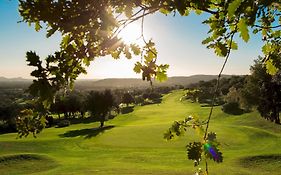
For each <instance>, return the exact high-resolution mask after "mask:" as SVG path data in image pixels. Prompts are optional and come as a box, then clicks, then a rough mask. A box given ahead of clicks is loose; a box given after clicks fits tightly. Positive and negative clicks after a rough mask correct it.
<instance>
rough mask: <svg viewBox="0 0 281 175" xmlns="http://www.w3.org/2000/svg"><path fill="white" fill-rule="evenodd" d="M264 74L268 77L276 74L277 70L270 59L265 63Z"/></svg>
mask: <svg viewBox="0 0 281 175" xmlns="http://www.w3.org/2000/svg"><path fill="white" fill-rule="evenodd" d="M265 65H266V72H267V73H269V74H270V75H275V74H276V73H277V72H278V68H276V67H275V66H274V64H273V62H272V60H271V59H269V60H267V61H266V62H265Z"/></svg>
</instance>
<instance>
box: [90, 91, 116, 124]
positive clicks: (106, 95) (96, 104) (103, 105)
mask: <svg viewBox="0 0 281 175" xmlns="http://www.w3.org/2000/svg"><path fill="white" fill-rule="evenodd" d="M86 104H87V109H88V110H89V111H90V112H91V115H92V117H95V118H97V119H98V121H99V122H100V127H103V125H104V122H105V121H106V117H107V116H108V115H109V112H110V111H111V110H112V108H113V107H115V106H116V104H115V100H114V96H113V95H112V93H111V91H110V90H105V91H104V92H98V91H91V92H90V93H89V95H88V96H87V100H86Z"/></svg>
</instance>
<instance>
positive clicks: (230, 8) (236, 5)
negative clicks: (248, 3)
mask: <svg viewBox="0 0 281 175" xmlns="http://www.w3.org/2000/svg"><path fill="white" fill-rule="evenodd" d="M241 2H242V0H234V1H232V2H231V3H230V4H229V6H228V8H227V12H228V16H229V17H233V16H234V14H235V12H236V10H237V9H238V8H239V7H240V5H241Z"/></svg>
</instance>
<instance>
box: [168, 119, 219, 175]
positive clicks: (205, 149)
mask: <svg viewBox="0 0 281 175" xmlns="http://www.w3.org/2000/svg"><path fill="white" fill-rule="evenodd" d="M206 122H207V121H201V120H200V119H199V118H198V117H196V116H189V117H186V118H185V119H184V120H182V121H175V122H174V123H173V125H172V126H171V127H170V128H169V129H168V130H167V131H166V132H165V133H164V138H165V139H167V140H171V139H173V138H175V137H178V136H181V135H183V134H184V133H185V132H187V131H188V129H189V128H191V129H194V130H195V131H196V133H197V134H198V136H199V138H200V141H195V142H190V143H189V144H188V145H186V151H187V157H188V159H190V160H193V161H194V166H195V167H198V166H199V165H200V163H201V162H202V160H203V157H204V158H205V161H207V159H211V160H214V161H215V162H217V163H221V162H222V161H223V156H222V153H221V152H220V150H219V142H218V141H217V136H216V133H213V132H209V133H208V134H207V135H205V132H204V129H205V128H204V125H206V124H207V123H206ZM199 171H200V168H198V170H197V173H199ZM206 173H208V171H207V170H206Z"/></svg>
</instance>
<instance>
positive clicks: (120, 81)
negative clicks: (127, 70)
mask: <svg viewBox="0 0 281 175" xmlns="http://www.w3.org/2000/svg"><path fill="white" fill-rule="evenodd" d="M223 77H231V75H223ZM216 78H217V75H192V76H186V77H185V76H177V77H169V78H168V80H167V81H165V82H163V83H159V82H156V81H154V82H153V85H154V86H175V85H182V86H187V85H189V84H191V83H197V82H199V81H209V80H213V79H216ZM31 83H32V80H31V79H24V78H20V77H19V78H5V77H0V88H23V89H26V88H28V86H29V85H30V84H31ZM149 86H150V83H149V82H147V81H143V80H142V79H138V78H107V79H102V80H97V79H92V80H77V81H76V83H75V88H76V89H80V90H82V89H83V90H95V89H106V88H108V89H111V88H134V87H138V88H145V87H149Z"/></svg>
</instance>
